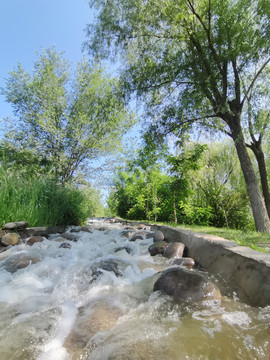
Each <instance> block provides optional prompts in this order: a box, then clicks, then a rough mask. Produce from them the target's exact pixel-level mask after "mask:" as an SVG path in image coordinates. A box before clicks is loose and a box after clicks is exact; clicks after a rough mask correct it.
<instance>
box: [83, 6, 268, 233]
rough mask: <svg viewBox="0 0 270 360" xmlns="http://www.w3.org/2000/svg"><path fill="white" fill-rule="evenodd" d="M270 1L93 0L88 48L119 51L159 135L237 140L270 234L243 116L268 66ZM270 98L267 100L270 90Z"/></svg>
mask: <svg viewBox="0 0 270 360" xmlns="http://www.w3.org/2000/svg"><path fill="white" fill-rule="evenodd" d="M266 3H267V2H266V1H265V0H258V1H253V0H236V1H231V0H223V1H220V0H212V1H208V0H200V1H195V2H194V1H191V0H176V1H167V0H150V1H144V0H135V1H134V0H118V1H117V2H114V1H102V0H91V1H90V5H92V6H94V5H95V6H96V7H97V9H98V10H99V11H98V16H97V21H96V24H94V25H92V26H89V27H88V35H89V37H90V41H89V43H88V45H89V47H90V49H91V50H94V51H95V54H97V56H104V57H107V56H108V55H111V54H113V56H115V52H114V51H111V50H120V51H119V53H121V56H123V54H124V55H125V58H124V59H125V65H124V66H123V67H122V69H121V70H122V71H121V72H122V77H121V79H122V84H123V87H124V89H125V91H126V92H127V93H128V94H130V93H131V92H135V93H136V94H137V95H138V96H142V97H143V99H144V100H145V102H146V104H147V111H146V112H145V114H146V116H147V117H148V119H149V118H150V119H151V123H152V124H153V126H155V127H156V129H157V130H156V132H159V133H160V134H168V133H174V134H175V135H177V136H178V137H179V138H181V137H182V136H183V135H185V134H186V133H187V132H191V131H194V130H196V129H198V127H200V128H204V129H206V130H209V131H214V132H219V131H222V132H223V133H225V134H226V135H229V136H230V137H231V138H232V139H233V140H234V144H235V146H236V149H237V155H238V158H239V160H240V161H241V169H242V171H243V174H244V179H245V182H246V186H247V190H248V196H249V199H250V203H251V207H252V211H253V216H254V219H255V224H256V228H257V230H258V231H267V232H270V219H269V216H268V215H267V211H266V208H265V203H264V201H263V198H262V196H261V193H260V188H259V186H258V184H257V181H256V176H255V171H254V169H253V166H252V163H251V160H250V158H249V155H248V152H247V149H246V144H245V138H244V133H243V130H244V127H245V121H244V120H243V119H244V117H243V116H242V111H243V108H244V106H245V104H246V103H247V101H248V99H249V97H250V94H251V93H252V91H253V89H254V88H255V85H256V84H257V83H258V79H260V78H261V76H263V75H264V74H265V72H266V71H267V68H268V67H269V65H268V64H269V62H270V57H269V50H270V43H269V29H270V22H269V6H267V5H266ZM109 50H110V51H109ZM267 97H268V102H269V92H268V95H267ZM258 105H259V104H258ZM254 127H255V126H254Z"/></svg>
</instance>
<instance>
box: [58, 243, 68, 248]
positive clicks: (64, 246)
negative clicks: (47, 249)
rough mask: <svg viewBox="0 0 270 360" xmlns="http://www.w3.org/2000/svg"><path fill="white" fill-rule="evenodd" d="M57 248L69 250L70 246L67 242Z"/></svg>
mask: <svg viewBox="0 0 270 360" xmlns="http://www.w3.org/2000/svg"><path fill="white" fill-rule="evenodd" d="M59 248H64V249H71V244H69V243H67V242H63V243H62V244H61V245H60V246H59Z"/></svg>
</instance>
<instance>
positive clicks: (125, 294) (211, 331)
mask: <svg viewBox="0 0 270 360" xmlns="http://www.w3.org/2000/svg"><path fill="white" fill-rule="evenodd" d="M91 226H93V229H94V230H93V232H92V233H88V232H84V231H81V232H79V233H77V234H76V236H77V237H78V239H77V241H76V242H74V241H66V243H68V244H70V245H68V247H66V248H63V247H59V246H60V244H61V243H59V242H58V241H57V237H58V236H59V235H51V236H50V238H49V239H48V240H47V239H45V240H44V241H43V242H40V243H36V244H34V245H33V246H29V245H26V244H20V245H17V246H14V247H12V248H10V249H8V250H7V251H5V252H3V253H1V254H0V359H1V360H15V359H16V360H30V359H35V360H64V359H65V360H66V359H85V360H87V359H88V360H184V359H185V360H186V359H189V360H233V359H244V360H247V359H250V360H254V359H264V360H265V359H268V360H269V359H270V328H269V324H270V307H265V308H254V307H250V306H248V305H246V304H243V303H241V302H239V301H238V299H237V297H236V295H235V294H234V293H233V291H231V290H230V288H229V285H228V284H225V282H222V281H221V282H220V280H219V279H215V278H214V277H212V281H213V282H215V283H218V284H219V285H220V286H221V287H222V288H223V289H226V291H225V290H223V294H224V292H225V295H223V296H222V300H221V301H218V300H211V301H209V300H208V301H203V302H200V303H191V304H186V303H185V304H181V303H176V302H175V301H174V300H173V299H172V298H170V297H169V296H167V295H164V294H162V293H160V292H159V291H157V292H153V285H154V283H155V281H156V280H157V278H158V276H159V274H158V272H159V271H162V270H164V269H166V268H168V267H171V266H172V265H171V264H170V261H169V260H168V259H165V258H163V257H162V256H155V257H151V256H150V254H149V252H148V247H149V246H150V245H151V244H152V243H153V239H152V238H149V239H146V238H144V239H143V240H136V241H134V242H130V241H129V239H128V238H125V237H123V236H122V235H121V232H122V231H123V229H124V226H123V225H121V224H108V223H106V224H103V223H102V222H101V221H98V220H96V221H95V222H94V223H93V224H91ZM100 227H105V229H101V230H98V228H100ZM69 230H71V229H69ZM69 246H71V247H70V248H69ZM119 248H120V249H119ZM121 248H122V249H121ZM26 255H27V256H30V257H31V258H32V259H36V261H33V262H32V264H30V265H29V266H27V267H25V268H21V269H18V270H17V271H12V269H10V268H8V266H7V264H8V261H9V263H10V261H11V260H12V257H15V256H26ZM104 264H105V265H104ZM111 270H113V271H111ZM191 271H196V270H191Z"/></svg>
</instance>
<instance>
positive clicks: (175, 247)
mask: <svg viewBox="0 0 270 360" xmlns="http://www.w3.org/2000/svg"><path fill="white" fill-rule="evenodd" d="M184 249H185V245H184V244H182V243H180V242H173V243H170V244H169V245H168V246H167V247H166V249H165V250H164V253H163V256H165V257H166V258H168V259H171V258H175V257H177V258H181V257H182V256H183V253H184Z"/></svg>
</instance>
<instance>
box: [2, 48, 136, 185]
mask: <svg viewBox="0 0 270 360" xmlns="http://www.w3.org/2000/svg"><path fill="white" fill-rule="evenodd" d="M2 93H3V94H4V95H5V97H6V101H7V102H9V103H11V105H12V107H13V109H14V114H15V118H14V122H15V131H13V132H11V133H9V134H7V136H6V139H5V140H4V143H3V144H2V146H1V148H2V149H5V150H6V151H5V156H6V157H7V158H8V157H9V158H10V160H11V161H14V160H15V161H16V158H18V159H22V158H23V159H24V160H25V161H26V160H27V161H28V162H29V161H30V162H31V159H32V160H33V161H34V160H35V165H36V166H37V165H38V164H39V165H40V169H42V170H43V171H45V172H50V173H51V174H52V175H54V176H55V177H56V178H58V179H59V181H62V182H65V181H68V180H70V179H72V178H74V176H75V175H78V173H80V172H82V171H83V170H84V169H85V168H86V167H87V165H88V164H89V162H91V161H93V160H96V159H97V157H98V156H101V155H104V154H108V153H111V152H113V151H114V150H116V149H117V147H118V146H119V145H120V141H121V137H122V135H123V134H124V133H125V132H126V131H127V130H128V129H129V128H130V126H131V125H132V122H133V115H132V114H131V113H129V112H128V110H127V108H126V107H125V103H124V101H123V100H122V99H121V98H120V96H119V82H118V80H117V79H112V78H110V77H108V76H107V75H106V74H105V72H104V70H103V69H102V68H101V67H99V66H90V64H89V63H88V62H87V61H85V60H82V61H81V62H80V63H79V64H78V66H77V70H76V71H75V74H74V76H73V75H72V73H71V71H70V67H69V64H68V63H67V61H66V60H64V58H63V56H62V54H59V53H57V52H56V50H55V49H54V48H50V49H47V50H44V51H43V52H42V53H41V54H40V55H39V58H38V60H37V61H36V62H35V64H34V69H33V73H32V74H30V73H28V72H26V71H25V70H24V69H23V67H22V65H20V64H19V65H18V67H17V69H16V70H14V71H12V72H11V73H10V74H9V77H8V79H7V83H6V87H5V88H4V89H3V90H2ZM18 153H19V154H20V156H18ZM16 154H17V155H16ZM31 154H32V155H31Z"/></svg>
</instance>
